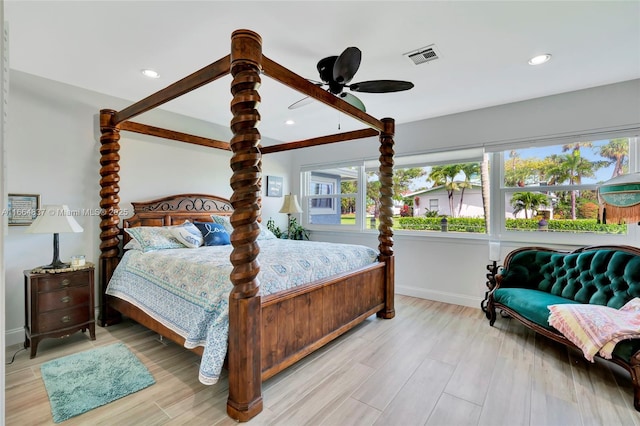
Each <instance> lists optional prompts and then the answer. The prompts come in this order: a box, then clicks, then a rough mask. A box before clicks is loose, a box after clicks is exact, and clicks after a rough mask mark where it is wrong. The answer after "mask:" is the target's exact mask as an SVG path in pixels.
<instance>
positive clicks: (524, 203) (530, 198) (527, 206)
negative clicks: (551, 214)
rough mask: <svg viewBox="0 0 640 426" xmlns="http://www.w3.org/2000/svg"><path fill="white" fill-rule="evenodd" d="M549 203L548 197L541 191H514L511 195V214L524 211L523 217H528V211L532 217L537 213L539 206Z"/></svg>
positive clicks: (515, 214)
mask: <svg viewBox="0 0 640 426" xmlns="http://www.w3.org/2000/svg"><path fill="white" fill-rule="evenodd" d="M547 205H549V199H548V198H547V195H546V194H543V193H541V192H515V193H514V194H513V196H512V197H511V206H512V207H513V215H514V216H517V215H518V213H520V212H521V211H524V218H525V219H529V211H531V215H532V217H533V216H535V215H537V214H538V208H539V207H540V206H547Z"/></svg>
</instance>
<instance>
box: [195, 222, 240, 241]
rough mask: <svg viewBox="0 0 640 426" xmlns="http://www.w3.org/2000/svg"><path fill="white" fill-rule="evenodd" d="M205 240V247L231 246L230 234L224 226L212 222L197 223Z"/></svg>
mask: <svg viewBox="0 0 640 426" xmlns="http://www.w3.org/2000/svg"><path fill="white" fill-rule="evenodd" d="M194 225H196V226H197V227H198V229H199V230H200V232H201V233H202V237H203V238H204V245H205V246H226V245H229V244H231V241H230V240H229V233H228V232H227V230H226V229H225V227H224V226H223V225H220V224H218V223H210V222H195V223H194Z"/></svg>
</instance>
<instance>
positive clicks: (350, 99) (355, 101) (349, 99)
mask: <svg viewBox="0 0 640 426" xmlns="http://www.w3.org/2000/svg"><path fill="white" fill-rule="evenodd" d="M338 96H340V97H341V98H342V99H343V100H344V101H345V102H346V103H348V104H350V105H353V106H354V107H356V108H358V109H359V110H360V111H362V112H367V109H366V108H365V107H364V103H362V101H361V100H360V99H359V98H358V97H357V96H355V95H352V94H351V93H340V94H339V95H338Z"/></svg>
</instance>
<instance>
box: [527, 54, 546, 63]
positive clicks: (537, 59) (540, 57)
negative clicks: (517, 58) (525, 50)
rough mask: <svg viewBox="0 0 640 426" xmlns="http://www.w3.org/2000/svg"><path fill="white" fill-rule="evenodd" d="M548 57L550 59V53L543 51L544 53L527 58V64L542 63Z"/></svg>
mask: <svg viewBox="0 0 640 426" xmlns="http://www.w3.org/2000/svg"><path fill="white" fill-rule="evenodd" d="M549 59H551V54H549V53H545V54H544V55H538V56H534V57H533V58H531V59H529V65H540V64H544V63H545V62H548V61H549Z"/></svg>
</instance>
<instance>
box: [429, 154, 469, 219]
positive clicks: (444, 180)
mask: <svg viewBox="0 0 640 426" xmlns="http://www.w3.org/2000/svg"><path fill="white" fill-rule="evenodd" d="M460 169H461V165H460V164H447V165H444V166H433V167H432V168H431V173H429V176H428V178H429V180H431V181H432V182H433V183H434V186H437V185H438V186H439V185H442V186H444V188H445V189H446V190H447V197H448V198H449V213H450V214H451V216H454V211H453V193H454V191H457V190H458V189H459V185H458V183H457V182H455V181H454V180H453V179H454V178H455V177H456V175H457V174H458V173H460Z"/></svg>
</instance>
